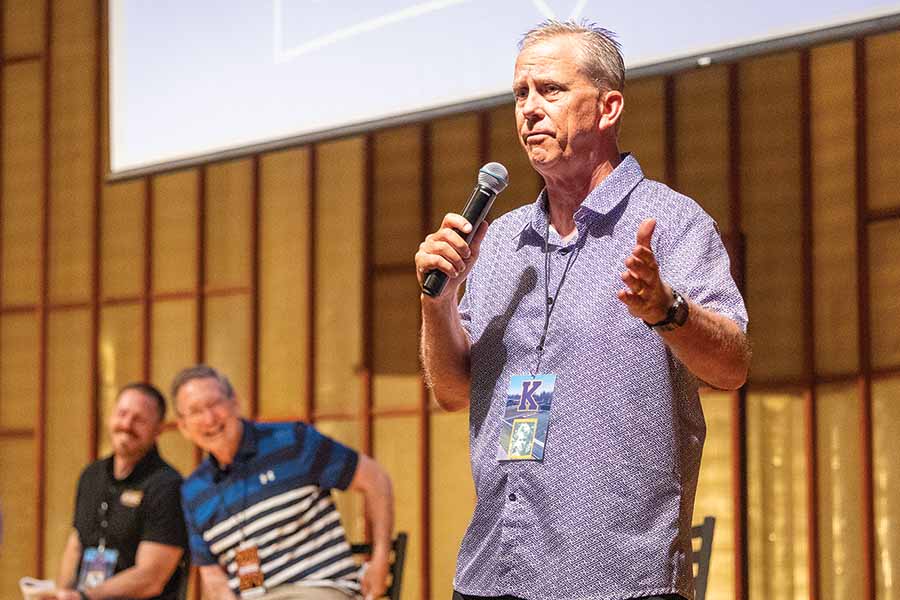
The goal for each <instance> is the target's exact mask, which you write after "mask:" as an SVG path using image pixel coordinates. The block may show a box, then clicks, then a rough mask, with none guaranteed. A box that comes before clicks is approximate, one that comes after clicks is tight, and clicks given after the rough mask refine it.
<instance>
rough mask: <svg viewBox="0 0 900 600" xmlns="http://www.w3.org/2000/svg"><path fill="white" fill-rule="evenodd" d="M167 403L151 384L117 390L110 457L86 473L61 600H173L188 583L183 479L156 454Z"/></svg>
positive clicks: (59, 594)
mask: <svg viewBox="0 0 900 600" xmlns="http://www.w3.org/2000/svg"><path fill="white" fill-rule="evenodd" d="M165 414H166V402H165V399H164V398H163V395H162V393H160V391H159V390H157V389H156V388H155V387H153V386H152V385H149V384H146V383H130V384H128V385H126V386H125V387H124V388H122V389H121V390H120V391H119V394H118V396H117V397H116V404H115V407H114V409H113V411H112V414H110V416H109V420H108V423H107V426H108V430H109V436H110V442H111V444H112V449H113V452H112V455H111V456H108V457H106V458H104V459H101V460H98V461H96V462H94V463H92V464H90V465H88V467H87V468H86V469H85V470H84V471H83V472H82V474H81V478H80V479H79V481H78V495H77V499H76V504H75V522H74V529H73V530H72V532H71V533H70V534H69V539H68V542H67V543H66V548H65V550H64V551H63V556H62V561H61V564H60V568H59V574H58V576H57V582H56V584H57V590H58V591H57V593H56V598H57V600H85V599H90V600H101V599H103V598H154V599H159V600H175V599H176V598H178V595H179V592H180V590H181V589H182V586H183V584H184V582H185V578H186V577H187V565H186V562H185V561H184V560H183V557H184V556H185V553H184V550H185V548H186V546H187V534H186V533H185V528H184V519H183V517H182V513H181V502H180V493H179V489H180V487H181V476H180V475H179V474H178V472H177V471H176V470H175V469H173V468H172V467H171V466H170V465H169V464H168V463H167V462H165V461H164V460H163V459H162V458H161V457H160V456H159V453H158V452H157V449H156V438H157V437H158V436H159V434H160V433H161V432H162V428H163V423H164V421H165Z"/></svg>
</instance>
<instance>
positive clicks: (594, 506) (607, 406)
mask: <svg viewBox="0 0 900 600" xmlns="http://www.w3.org/2000/svg"><path fill="white" fill-rule="evenodd" d="M545 205H546V193H545V192H544V193H542V194H541V195H540V196H539V197H538V199H537V201H536V202H535V203H534V204H532V205H528V206H523V207H521V208H518V209H516V210H513V211H511V212H509V213H507V214H505V215H503V216H502V217H500V218H498V219H496V220H495V221H494V222H493V223H492V224H491V226H490V229H489V230H488V234H487V236H486V237H485V239H484V242H483V244H482V246H481V255H480V257H479V259H478V262H477V263H476V265H475V266H474V268H473V270H472V272H471V273H470V275H469V278H468V281H467V284H466V286H467V288H466V293H465V295H464V297H463V299H462V300H461V302H460V313H461V315H462V320H463V325H464V327H465V328H466V330H467V331H468V333H469V336H470V337H471V340H472V392H471V407H470V415H469V416H470V421H469V429H470V431H469V434H470V451H471V461H472V473H473V477H474V480H475V489H476V491H477V495H478V500H477V504H476V507H475V513H474V515H473V517H472V521H471V523H470V524H469V528H468V530H467V532H466V535H465V537H464V538H463V541H462V547H461V548H460V552H459V558H458V563H457V570H456V577H455V579H454V586H455V587H456V589H457V590H458V591H460V592H462V593H464V594H472V595H479V596H499V595H504V594H512V595H515V596H519V597H521V598H527V599H528V600H538V599H540V600H574V599H576V598H577V599H579V600H587V599H590V600H601V599H603V600H613V599H623V598H635V597H640V596H647V595H653V594H667V593H678V594H681V595H683V596H685V597H686V598H690V597H691V596H692V595H693V583H692V574H691V573H692V570H691V541H690V529H691V515H692V512H693V505H694V493H695V491H696V487H697V475H698V471H699V469H700V455H701V451H702V449H703V440H704V438H705V435H706V424H705V421H704V418H703V411H702V409H701V406H700V400H699V397H698V394H697V387H698V382H697V380H696V378H695V377H694V376H693V375H692V374H691V373H690V372H689V371H688V370H687V369H686V368H685V367H684V366H683V365H681V364H680V363H679V361H678V360H676V359H675V358H674V357H673V355H672V354H671V352H669V351H668V350H667V347H666V346H665V344H664V343H663V342H662V339H661V338H660V337H659V335H658V334H656V333H655V332H653V331H651V330H650V329H648V328H647V326H646V325H644V323H643V322H641V320H640V319H636V318H634V317H632V316H631V315H630V314H629V313H628V310H627V308H626V306H625V305H624V304H622V303H621V302H620V301H619V300H618V298H617V297H616V292H617V291H618V290H620V289H622V288H623V287H624V284H623V283H622V280H621V279H620V278H619V275H620V273H621V272H623V271H624V270H625V266H624V261H625V258H626V257H627V256H628V255H629V254H630V253H631V250H632V248H633V247H634V245H635V243H636V242H635V240H636V235H637V229H638V225H639V224H640V222H641V221H642V220H643V219H646V218H650V217H653V218H655V219H656V220H657V225H656V230H655V232H654V234H653V249H654V251H655V253H656V258H657V260H658V262H659V265H660V270H661V275H662V277H663V279H664V280H665V281H666V282H668V283H669V284H670V285H671V286H672V287H673V288H675V289H676V290H678V291H679V292H680V293H681V294H682V295H683V296H685V297H687V298H690V299H692V300H693V301H695V302H697V303H699V304H701V305H702V306H704V307H706V308H708V309H710V310H713V311H716V312H719V313H722V314H724V315H726V316H728V317H729V318H731V319H733V320H734V321H735V322H737V323H738V325H739V326H740V327H741V328H742V329H743V330H745V331H746V326H747V314H746V311H745V308H744V302H743V300H742V298H741V295H740V293H739V292H738V290H737V287H736V286H735V284H734V281H733V280H732V278H731V274H730V272H729V261H728V256H727V254H726V252H725V248H724V247H723V245H722V241H721V238H720V236H719V232H718V229H717V227H716V224H715V222H714V221H713V220H712V218H711V217H710V216H709V215H707V214H706V213H705V212H704V211H703V210H702V209H701V208H700V207H699V206H698V205H697V204H696V203H695V202H694V201H693V200H691V199H690V198H687V197H686V196H683V195H681V194H678V193H676V192H674V191H672V190H671V189H669V188H668V187H666V186H665V185H662V184H661V183H657V182H654V181H650V180H648V179H645V178H644V174H643V172H642V171H641V168H640V166H639V165H638V162H637V160H635V159H634V158H633V157H632V156H630V155H628V156H625V157H624V160H623V161H622V162H621V164H620V165H619V166H618V167H617V168H616V169H615V170H614V171H613V172H612V173H611V174H610V175H609V176H608V177H607V178H606V179H605V180H604V181H603V182H602V183H601V184H600V185H599V186H597V187H596V188H595V189H594V190H593V191H592V192H591V193H590V194H589V195H588V196H587V198H585V200H584V202H583V203H582V205H581V207H580V208H579V209H578V210H577V211H576V213H575V223H576V225H577V229H578V234H577V235H576V236H574V237H573V239H570V240H569V241H563V240H562V239H561V238H560V236H559V235H558V234H557V233H556V232H555V231H553V230H552V229H551V230H550V239H549V244H550V245H549V247H550V263H551V266H550V278H549V289H550V295H551V296H552V295H553V293H554V291H555V290H556V286H557V285H558V284H559V281H560V278H561V277H562V274H563V271H564V270H565V266H566V262H567V261H568V259H569V255H570V253H572V252H578V255H577V257H576V258H575V260H574V262H573V263H572V266H571V269H570V271H569V273H568V276H567V277H566V281H565V284H564V286H563V287H562V289H561V291H560V293H559V296H558V299H557V301H556V307H555V309H554V311H553V313H552V318H551V321H550V328H549V333H548V335H547V340H546V343H545V350H544V356H543V359H542V363H541V372H543V373H553V374H556V375H557V380H556V391H555V395H554V398H553V405H552V412H551V417H550V428H549V433H548V435H547V445H546V448H545V455H544V460H543V462H531V461H516V462H498V461H497V459H496V453H497V447H498V445H499V440H500V423H501V417H502V413H503V404H504V399H505V397H506V390H507V386H508V385H509V381H510V378H511V377H512V376H513V375H520V374H527V373H530V372H531V370H532V369H534V367H535V362H536V360H537V351H536V349H535V348H536V346H537V344H538V341H539V339H540V336H541V332H542V331H543V325H544V303H545V302H546V300H545V297H544V253H543V249H544V235H545V231H546V230H547V229H546V228H547V220H546V219H547V217H546V212H545V210H546V209H545Z"/></svg>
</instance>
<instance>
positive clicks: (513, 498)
mask: <svg viewBox="0 0 900 600" xmlns="http://www.w3.org/2000/svg"><path fill="white" fill-rule="evenodd" d="M509 500H510V502H515V501H516V495H515V494H510V495H509Z"/></svg>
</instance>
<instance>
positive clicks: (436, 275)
mask: <svg viewBox="0 0 900 600" xmlns="http://www.w3.org/2000/svg"><path fill="white" fill-rule="evenodd" d="M507 185H509V171H507V170H506V167H504V166H503V165H501V164H500V163H496V162H490V163H488V164H486V165H484V166H483V167H481V169H480V170H479V171H478V184H477V185H476V186H475V189H474V190H472V195H471V196H470V197H469V201H468V202H466V208H465V209H464V210H463V212H462V216H463V218H465V220H466V221H468V222H469V223H471V224H472V231H471V232H470V233H469V235H465V234H464V233H463V232H462V231H459V230H458V229H455V230H454V231H456V233H458V234H459V235H460V236H462V238H463V239H464V240H466V243H467V244H469V243H471V242H472V238H473V237H475V231H477V230H478V226H479V225H481V222H482V221H484V218H485V217H486V216H487V214H488V211H490V210H491V206H493V204H494V199H495V198H496V197H497V194H499V193H500V192H502V191H503V190H505V189H506V186H507ZM446 284H447V274H446V273H444V272H442V271H438V270H437V269H435V270H432V271H428V273H426V274H425V283H423V284H422V291H423V292H425V293H426V294H427V295H429V296H432V297H433V296H438V295H440V293H441V292H442V291H443V290H444V286H445V285H446Z"/></svg>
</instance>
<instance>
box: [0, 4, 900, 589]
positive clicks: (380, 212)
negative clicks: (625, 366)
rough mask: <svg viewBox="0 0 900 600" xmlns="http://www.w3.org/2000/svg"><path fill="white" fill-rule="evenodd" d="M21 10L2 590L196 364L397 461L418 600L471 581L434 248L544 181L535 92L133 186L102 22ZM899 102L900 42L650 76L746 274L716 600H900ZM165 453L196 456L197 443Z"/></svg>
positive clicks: (51, 550) (47, 557)
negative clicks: (435, 305) (116, 175)
mask: <svg viewBox="0 0 900 600" xmlns="http://www.w3.org/2000/svg"><path fill="white" fill-rule="evenodd" d="M0 9H2V10H0V14H2V19H0V25H2V28H0V34H2V36H0V39H2V56H3V66H2V76H0V108H2V111H0V141H2V143H0V235H2V237H0V504H2V508H3V514H4V525H5V539H4V541H3V546H2V550H0V554H2V560H0V574H2V577H0V598H4V599H5V598H15V597H17V593H16V591H15V580H16V579H17V578H18V577H19V576H20V575H24V574H32V575H44V576H53V575H55V571H56V565H57V561H58V557H59V554H60V551H61V548H62V544H63V540H64V538H65V536H66V532H67V530H68V528H69V526H70V522H71V512H72V503H73V497H74V485H75V481H76V479H77V476H78V472H79V470H80V468H81V467H82V466H83V465H84V464H86V463H87V462H88V461H89V460H90V459H91V458H93V457H95V456H96V455H97V454H98V453H103V452H105V450H106V447H107V446H106V441H105V436H104V434H103V429H102V426H101V424H102V422H103V419H104V417H105V414H106V412H107V410H108V408H109V406H110V403H111V401H112V399H113V396H114V394H115V391H116V389H117V388H118V387H119V386H121V385H123V384H124V383H126V382H128V381H131V380H134V379H148V380H150V381H152V382H153V383H155V384H157V385H158V386H160V387H161V388H163V389H167V387H168V382H169V380H170V379H171V377H172V375H173V374H174V373H175V371H176V370H178V369H179V368H181V367H183V366H185V365H188V364H190V363H193V362H196V361H207V362H209V363H211V364H214V365H216V366H217V367H219V368H221V369H222V370H224V371H225V372H227V373H228V374H229V375H230V376H231V377H232V378H233V380H234V382H235V384H236V387H237V390H238V392H239V394H240V395H241V398H242V406H243V409H244V411H245V412H246V413H247V414H248V415H252V416H257V417H259V418H263V419H290V418H302V419H307V420H312V421H314V422H315V423H316V424H317V426H318V427H320V428H321V429H322V430H323V431H324V432H325V433H327V434H329V435H332V436H334V437H336V438H337V439H339V440H341V441H343V442H345V443H348V444H351V445H353V446H355V447H358V448H361V449H363V450H365V451H368V452H370V453H372V454H374V456H375V457H376V458H377V459H378V460H379V461H381V462H382V463H383V464H384V465H385V466H386V467H387V468H388V469H389V470H390V472H391V474H392V475H393V477H394V480H395V487H396V491H397V493H398V496H399V497H400V498H401V500H402V501H401V502H399V503H398V507H397V527H398V529H400V530H405V531H408V532H409V533H410V548H409V557H408V562H407V569H406V582H405V585H404V598H405V599H406V600H419V599H421V598H426V597H433V598H445V597H447V596H448V590H449V588H450V580H451V577H452V571H453V566H454V558H455V553H456V550H457V546H458V543H459V539H460V537H461V535H462V532H463V531H464V529H465V526H466V524H467V523H468V518H469V514H470V511H471V507H472V505H473V502H474V492H473V489H472V484H471V481H470V476H469V466H468V458H467V452H466V447H467V426H466V420H467V419H466V416H465V415H460V414H444V413H441V412H438V411H436V410H434V409H433V402H432V401H431V399H430V398H429V397H428V396H427V394H426V393H425V390H424V387H423V385H422V381H421V377H420V373H419V368H418V362H417V357H416V335H417V333H416V332H417V327H418V318H419V317H418V308H417V307H418V297H417V290H416V284H415V278H414V275H413V272H412V268H411V259H412V255H413V253H414V252H415V249H416V246H417V245H418V243H419V241H420V239H421V238H422V236H423V233H424V232H425V231H428V230H430V229H432V228H434V227H435V225H436V224H437V223H438V222H439V220H440V217H441V216H442V215H443V214H444V213H445V212H447V211H449V210H458V209H459V207H460V204H461V202H462V201H463V200H464V198H465V196H466V195H467V194H468V192H469V191H470V189H471V187H472V184H473V181H474V177H475V172H476V170H477V168H478V166H479V165H480V164H482V163H483V162H486V161H487V160H499V161H501V162H503V163H504V164H506V165H507V166H508V167H509V168H510V171H511V181H512V184H511V186H510V189H509V190H508V191H507V192H505V193H504V195H503V196H501V197H500V200H498V203H497V207H496V208H495V211H497V212H498V213H499V212H501V211H505V210H508V209H510V208H512V207H514V206H517V205H519V204H522V203H525V202H530V201H531V200H532V199H533V197H534V195H535V194H536V193H537V191H538V190H539V188H540V181H539V179H538V177H537V176H536V175H535V174H534V173H533V172H532V171H531V170H530V169H529V167H528V165H527V162H526V161H525V160H524V158H523V156H522V154H521V153H520V151H519V150H518V148H517V145H516V141H515V136H514V133H513V126H512V117H511V114H512V109H511V107H510V106H504V107H501V108H498V109H495V110H491V111H487V112H484V113H478V114H468V115H462V116H458V117H453V118H447V119H442V120H439V121H435V122H431V123H427V124H421V125H411V126H407V127H402V128H398V129H393V130H387V131H381V132H376V133H373V134H371V135H365V136H358V137H353V138H347V139H341V140H335V141H329V142H324V143H320V144H317V145H315V146H312V147H302V148H294V149H287V150H284V151H280V152H272V153H267V154H262V155H254V156H249V157H247V158H243V159H238V160H233V161H229V162H227V163H221V164H213V165H208V166H203V167H197V168H193V169H188V170H184V171H180V172H175V173H166V174H160V175H155V176H149V177H145V178H142V179H138V180H134V181H128V182H122V183H109V184H108V183H103V180H102V175H103V173H105V168H106V167H105V162H106V135H105V126H104V122H105V115H106V112H105V111H106V109H105V92H104V86H103V82H104V78H105V72H104V71H105V67H103V59H102V57H103V46H102V41H101V38H100V35H99V31H101V30H102V28H103V26H104V25H103V23H102V9H101V8H100V7H99V6H98V5H97V4H96V3H89V2H83V1H82V2H77V1H75V0H70V1H63V0H53V1H50V2H47V3H46V4H45V3H44V2H35V1H33V0H6V1H5V2H4V1H0ZM626 43H627V40H626ZM898 95H900V34H897V33H890V34H885V35H879V36H875V37H871V38H868V39H865V40H862V41H859V42H853V41H848V42H841V43H835V44H830V45H828V46H824V47H819V48H814V49H812V50H810V51H803V52H786V53H782V54H779V55H776V56H767V57H761V58H756V59H752V60H747V61H745V62H742V63H741V64H739V65H734V66H729V65H723V66H713V67H710V68H706V69H701V70H695V71H690V72H686V73H683V74H679V75H677V76H674V77H670V78H652V79H645V80H641V81H633V82H630V83H629V86H628V89H627V90H626V98H627V101H628V107H627V110H626V117H625V123H624V127H623V147H624V149H626V150H632V151H635V152H636V153H637V155H638V157H639V159H640V160H641V162H642V164H643V166H644V168H645V171H646V172H647V173H648V175H649V176H652V177H655V178H658V179H663V180H666V181H668V182H669V183H671V184H673V185H674V186H675V187H677V188H678V189H679V190H681V191H684V192H685V193H688V194H689V195H692V196H694V197H695V198H697V200H698V201H700V202H701V204H703V205H704V206H705V207H706V209H707V210H708V211H709V212H710V213H711V214H712V215H713V216H714V217H715V218H716V219H717V221H718V222H719V225H720V227H721V229H722V231H723V233H724V235H725V238H726V241H727V242H728V245H729V247H730V248H731V249H732V250H734V252H733V255H734V257H735V259H736V265H737V267H738V271H741V273H740V274H741V275H742V276H743V278H744V279H745V282H746V286H745V287H746V297H747V300H748V305H749V310H750V314H751V335H752V337H753V340H754V347H755V360H754V366H753V373H752V382H751V384H750V385H749V386H748V388H747V393H746V395H744V394H740V395H738V394H727V393H714V392H709V393H706V394H705V395H704V402H705V409H706V414H707V421H708V424H709V438H708V441H707V446H706V450H705V455H704V463H703V470H702V473H701V481H700V491H699V495H698V499H697V508H696V514H697V519H696V520H697V521H699V520H700V516H701V515H705V514H712V515H715V516H716V517H717V518H718V523H717V530H716V538H715V540H716V541H715V545H714V551H713V563H712V573H711V576H710V592H709V594H708V596H707V597H709V598H732V597H741V595H742V590H743V588H744V586H746V587H747V589H748V591H749V597H750V598H754V599H757V598H758V599H760V600H762V599H766V600H768V599H771V598H779V599H780V598H785V599H787V598H791V599H794V598H797V599H799V598H808V597H810V596H811V594H813V593H814V592H815V586H814V582H813V577H814V573H818V579H819V581H820V588H821V589H820V590H819V594H818V597H819V598H823V599H827V598H834V599H841V600H843V599H846V600H850V599H856V598H862V597H865V596H866V593H867V589H868V588H867V587H866V586H867V582H869V581H871V585H873V586H874V589H875V593H876V597H877V598H879V599H881V600H887V599H888V598H895V597H897V595H898V593H900V592H898V589H897V585H898V583H897V582H898V581H900V561H898V554H900V531H898V528H900V500H898V498H900V466H898V465H900V462H898V461H897V460H896V450H895V444H894V443H893V441H894V440H895V439H896V438H897V434H898V431H897V423H898V422H900V414H898V409H897V408H896V406H897V402H896V398H897V392H898V391H900V318H898V316H897V315H898V314H900V304H898V302H900V301H898V298H900V241H898V240H900V198H898V195H897V190H898V189H900V175H898V173H900V171H898V169H897V164H900V150H898V148H900V105H898V103H897V97H898ZM160 126H161V127H163V126H165V124H160ZM741 266H742V267H743V269H741V268H740V267H741ZM161 445H162V447H163V451H164V453H165V454H166V456H167V457H168V458H169V459H170V460H171V461H172V462H173V463H175V464H176V465H177V466H178V467H179V468H181V469H182V470H183V471H185V472H187V471H189V470H190V469H191V468H192V467H193V465H194V464H195V460H196V455H195V453H194V451H193V449H192V448H191V447H190V446H189V445H188V444H187V443H185V442H184V441H183V440H182V439H181V438H180V436H179V434H178V433H177V432H176V431H174V430H169V431H167V432H166V433H165V434H164V436H163V439H162V442H161ZM742 465H743V466H742ZM742 473H746V479H742ZM869 474H870V475H871V476H870V477H867V475H869ZM339 503H340V505H341V508H342V510H343V514H344V517H345V521H346V523H345V524H346V526H347V529H348V531H350V532H351V534H352V536H353V537H354V538H362V537H363V536H364V526H363V519H362V517H361V510H362V507H361V505H360V503H359V502H358V501H357V500H356V499H354V498H349V497H341V498H340V499H339ZM742 539H743V540H744V543H742V541H741V540H742ZM869 542H871V545H870V546H867V544H868V543H869ZM867 547H870V548H871V551H870V552H868V553H866V552H864V550H865V548H867ZM741 548H746V551H747V554H746V555H744V554H742V553H741ZM744 559H746V561H747V562H746V563H745V562H744ZM745 565H747V566H748V567H749V569H748V570H745V568H744V567H745ZM811 565H812V567H813V568H811ZM816 565H818V567H817V570H816V569H815V567H816ZM869 567H871V568H872V573H873V575H874V576H873V577H872V578H871V579H870V578H869V575H868V573H869ZM429 590H430V594H429Z"/></svg>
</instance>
